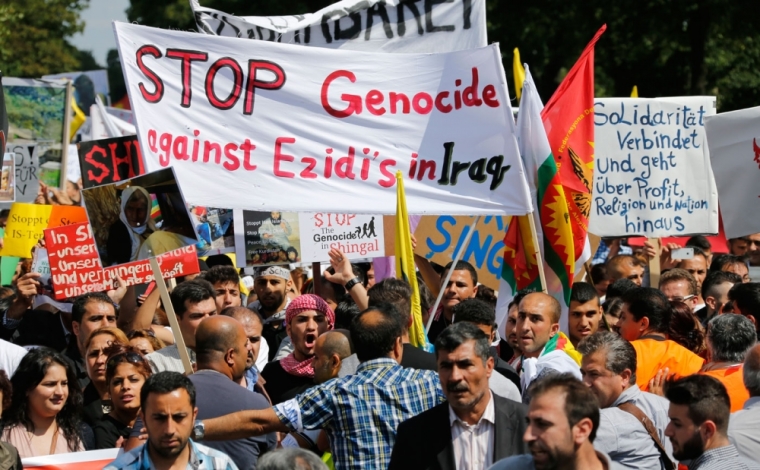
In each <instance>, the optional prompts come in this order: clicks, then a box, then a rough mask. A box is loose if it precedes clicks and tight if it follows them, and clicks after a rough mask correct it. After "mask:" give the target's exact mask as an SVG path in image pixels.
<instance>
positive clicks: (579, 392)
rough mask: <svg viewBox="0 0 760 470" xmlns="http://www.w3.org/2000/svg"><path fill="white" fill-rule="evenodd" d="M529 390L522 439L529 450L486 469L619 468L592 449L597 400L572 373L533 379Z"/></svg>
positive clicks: (597, 411) (610, 469) (597, 419)
mask: <svg viewBox="0 0 760 470" xmlns="http://www.w3.org/2000/svg"><path fill="white" fill-rule="evenodd" d="M529 394H530V396H531V397H533V399H532V400H531V401H530V407H529V408H528V419H527V421H528V429H527V430H526V431H525V434H524V435H523V440H525V442H526V443H527V444H528V448H529V449H530V454H528V455H518V456H515V457H509V458H507V459H505V460H501V461H499V462H497V463H496V464H494V465H493V466H492V467H491V468H490V469H489V470H559V469H562V470H622V469H623V468H624V467H622V466H620V465H619V464H617V463H616V462H613V461H611V460H610V458H609V457H608V456H607V455H605V454H603V453H602V452H599V451H597V450H595V449H594V444H593V442H594V438H595V437H596V430H597V428H598V427H599V403H598V402H597V400H596V397H595V396H594V395H593V394H592V393H591V390H590V389H589V388H588V387H586V386H585V385H583V383H581V381H580V380H578V379H576V378H575V377H573V376H572V375H571V374H558V375H552V376H549V377H546V378H544V379H542V380H539V381H536V382H534V383H533V384H532V385H531V387H530V389H529Z"/></svg>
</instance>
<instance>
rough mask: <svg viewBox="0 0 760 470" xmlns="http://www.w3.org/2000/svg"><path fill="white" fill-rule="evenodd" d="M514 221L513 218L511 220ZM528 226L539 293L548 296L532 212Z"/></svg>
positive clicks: (542, 260) (542, 259)
mask: <svg viewBox="0 0 760 470" xmlns="http://www.w3.org/2000/svg"><path fill="white" fill-rule="evenodd" d="M512 220H513V221H516V219H515V218H512ZM528 224H529V226H530V236H531V238H532V239H533V246H534V247H535V249H536V264H537V265H538V277H539V279H541V292H543V293H544V294H548V293H549V291H548V289H547V288H546V273H544V257H543V256H541V247H540V246H538V232H536V221H535V220H534V219H533V212H531V213H530V214H528Z"/></svg>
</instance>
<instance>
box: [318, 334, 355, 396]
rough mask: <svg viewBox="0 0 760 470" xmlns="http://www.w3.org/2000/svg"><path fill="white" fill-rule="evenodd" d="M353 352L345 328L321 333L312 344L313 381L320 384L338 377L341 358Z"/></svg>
mask: <svg viewBox="0 0 760 470" xmlns="http://www.w3.org/2000/svg"><path fill="white" fill-rule="evenodd" d="M351 354H353V347H352V346H351V340H350V338H349V334H348V331H346V330H332V331H327V332H325V333H322V335H320V337H319V338H317V342H316V344H315V345H314V362H313V366H314V383H317V384H321V383H324V382H327V381H328V380H330V379H334V378H336V377H338V372H340V365H341V364H342V363H343V359H345V358H347V357H348V356H350V355H351Z"/></svg>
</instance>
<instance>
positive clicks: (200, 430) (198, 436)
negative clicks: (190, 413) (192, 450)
mask: <svg viewBox="0 0 760 470" xmlns="http://www.w3.org/2000/svg"><path fill="white" fill-rule="evenodd" d="M204 437H206V426H204V425H203V421H201V420H199V419H196V420H195V424H193V435H192V438H193V440H194V441H202V440H203V438H204Z"/></svg>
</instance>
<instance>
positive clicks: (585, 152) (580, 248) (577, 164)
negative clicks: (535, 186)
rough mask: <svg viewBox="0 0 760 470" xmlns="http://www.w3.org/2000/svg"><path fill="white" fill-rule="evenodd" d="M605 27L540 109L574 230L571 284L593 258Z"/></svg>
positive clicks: (570, 272) (570, 271)
mask: <svg viewBox="0 0 760 470" xmlns="http://www.w3.org/2000/svg"><path fill="white" fill-rule="evenodd" d="M605 29H607V25H603V26H602V27H601V28H600V29H599V31H597V33H596V34H595V35H594V37H593V39H591V42H589V43H588V45H587V46H586V48H585V49H584V50H583V53H581V56H580V58H579V59H578V61H577V62H576V63H575V65H573V68H572V69H570V72H568V74H567V76H566V77H565V79H564V80H563V81H562V83H561V84H560V86H559V88H557V91H556V92H554V95H553V96H552V97H551V99H550V100H549V102H548V103H546V107H544V110H543V111H542V112H541V118H542V119H543V122H544V128H545V129H546V135H547V137H548V138H549V145H550V146H551V152H552V155H554V160H555V161H556V163H557V171H558V172H559V177H560V181H561V182H562V186H563V189H564V195H565V200H566V201H567V209H568V214H569V221H570V225H571V227H572V232H573V245H574V246H573V248H574V249H573V252H572V254H573V256H574V262H575V266H574V268H575V269H572V268H573V267H572V266H571V267H570V268H571V269H570V270H569V272H568V277H569V285H572V281H573V279H572V275H573V274H574V273H576V272H578V271H580V269H582V268H583V263H584V262H585V261H586V260H587V259H589V258H590V257H591V252H590V248H589V245H588V218H589V215H590V213H591V185H592V181H593V176H594V45H595V44H596V42H597V41H598V40H599V38H600V37H601V35H602V33H604V31H605ZM568 295H569V294H568Z"/></svg>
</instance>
